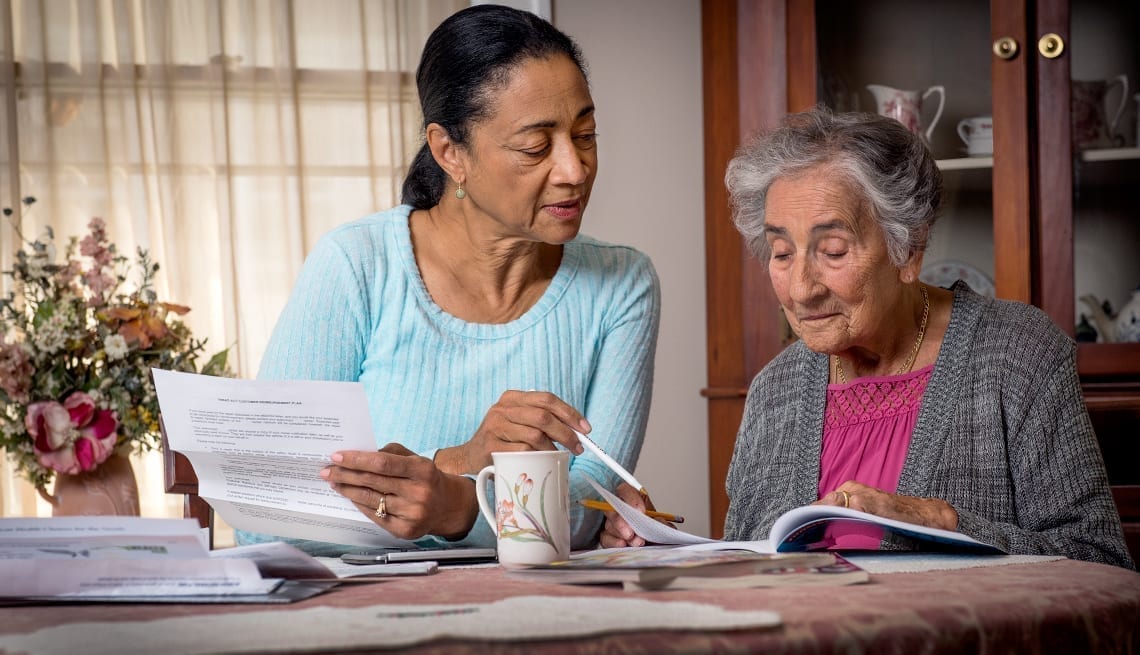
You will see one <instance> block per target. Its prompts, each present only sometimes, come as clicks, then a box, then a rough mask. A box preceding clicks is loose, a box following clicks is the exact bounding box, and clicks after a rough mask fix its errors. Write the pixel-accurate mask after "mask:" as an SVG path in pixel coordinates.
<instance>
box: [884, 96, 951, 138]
mask: <svg viewBox="0 0 1140 655" xmlns="http://www.w3.org/2000/svg"><path fill="white" fill-rule="evenodd" d="M867 90H868V91H870V92H871V95H873V96H875V108H876V109H877V110H878V112H879V113H880V114H882V115H883V116H889V117H891V118H893V119H895V120H897V121H898V122H900V123H902V124H903V125H905V126H906V128H907V129H908V130H910V131H911V132H914V133H915V134H921V135H922V137H923V138H924V139H926V142H927V143H930V135H931V133H933V132H934V126H935V125H937V124H938V119H939V118H942V108H943V107H944V106H945V105H946V89H945V88H943V87H942V86H941V85H936V86H932V87H929V88H928V89H926V90H925V91H921V92H920V91H906V90H903V89H895V88H892V87H889V86H884V85H882V84H868V85H867ZM932 93H937V94H938V110H937V111H935V112H934V118H932V119H931V120H930V125H929V126H927V128H926V130H925V131H923V129H922V103H923V102H924V101H925V100H926V99H927V98H928V97H930V94H932Z"/></svg>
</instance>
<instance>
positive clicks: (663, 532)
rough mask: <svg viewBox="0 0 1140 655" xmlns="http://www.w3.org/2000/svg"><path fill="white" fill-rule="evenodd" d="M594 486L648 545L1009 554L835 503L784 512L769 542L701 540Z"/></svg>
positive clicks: (769, 550) (958, 535)
mask: <svg viewBox="0 0 1140 655" xmlns="http://www.w3.org/2000/svg"><path fill="white" fill-rule="evenodd" d="M589 482H590V484H591V485H593V487H594V489H595V490H596V491H597V492H598V493H599V494H601V495H602V497H603V498H605V499H606V501H608V502H609V503H610V504H611V505H613V507H614V509H615V510H616V511H617V512H618V514H620V515H621V517H622V518H624V519H625V520H626V522H627V523H629V525H630V527H631V528H633V531H634V532H636V533H637V535H638V536H639V537H641V538H642V539H645V541H647V542H649V543H654V544H674V545H685V546H688V547H690V548H692V549H709V550H719V549H725V548H740V549H745V550H752V551H755V552H758V553H787V552H795V551H809V550H828V549H832V548H836V549H841V548H842V544H841V543H840V544H839V545H838V546H837V541H838V540H840V539H841V538H842V537H843V536H845V535H858V536H860V537H863V540H862V542H863V543H864V544H865V543H868V541H867V538H868V537H870V538H872V539H873V542H872V543H877V542H878V541H879V540H881V539H882V538H883V537H884V536H886V535H896V536H899V537H903V538H905V539H907V540H909V541H910V542H911V543H913V544H914V549H915V550H940V551H953V552H969V553H975V554H1000V553H1004V552H1005V551H1003V550H1001V549H999V548H997V547H995V546H991V545H989V544H986V543H982V542H981V541H978V540H976V539H973V538H971V537H967V536H966V535H964V534H961V533H958V532H952V531H950V530H941V529H938V528H928V527H925V526H921V525H916V524H914V523H906V522H903V521H896V520H893V519H887V518H883V517H881V516H875V515H874V514H867V513H866V512H860V511H858V510H854V509H850V508H846V507H836V506H833V505H804V506H802V507H796V508H793V509H790V510H788V511H787V512H784V513H783V514H781V515H780V516H779V518H777V519H776V521H775V523H773V524H772V530H771V532H770V533H769V535H768V539H766V540H763V541H720V540H716V539H708V538H706V537H698V536H694V535H691V534H688V533H687V532H682V531H680V530H677V529H675V528H671V527H669V526H667V525H665V524H663V523H660V522H658V521H655V520H653V519H651V518H649V517H648V516H646V515H645V514H643V513H642V512H640V511H638V510H637V509H634V508H633V507H632V506H630V505H629V504H627V503H625V502H624V501H622V500H621V499H620V498H618V497H617V496H616V495H614V494H613V493H610V492H609V491H607V490H606V489H605V488H603V487H602V486H601V485H600V484H598V483H597V481H595V480H592V479H590V480H589Z"/></svg>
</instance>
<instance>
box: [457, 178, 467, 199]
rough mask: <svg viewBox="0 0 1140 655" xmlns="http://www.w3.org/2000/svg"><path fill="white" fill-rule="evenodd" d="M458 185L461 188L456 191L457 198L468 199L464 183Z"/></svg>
mask: <svg viewBox="0 0 1140 655" xmlns="http://www.w3.org/2000/svg"><path fill="white" fill-rule="evenodd" d="M458 184H459V188H458V189H456V190H455V197H456V198H459V199H460V200H463V199H464V198H466V197H467V192H466V191H464V190H463V183H462V182H458Z"/></svg>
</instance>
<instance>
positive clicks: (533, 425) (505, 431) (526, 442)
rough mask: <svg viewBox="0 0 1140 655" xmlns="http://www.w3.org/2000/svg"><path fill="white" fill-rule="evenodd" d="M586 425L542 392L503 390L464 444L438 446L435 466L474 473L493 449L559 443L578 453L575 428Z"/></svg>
mask: <svg viewBox="0 0 1140 655" xmlns="http://www.w3.org/2000/svg"><path fill="white" fill-rule="evenodd" d="M590 429H591V428H590V424H589V422H587V421H586V418H585V417H584V416H582V414H581V413H579V412H578V410H576V409H574V408H573V407H571V406H570V405H568V404H566V403H565V402H564V401H563V400H562V399H561V398H559V397H558V396H556V395H554V394H552V393H549V392H546V391H507V392H504V393H503V395H502V396H500V397H499V401H498V402H496V403H495V404H494V405H492V406H491V408H490V409H489V410H487V415H486V416H484V417H483V423H482V424H481V425H480V426H479V429H477V430H476V431H475V435H474V436H472V437H471V439H470V440H469V441H467V443H465V444H463V445H460V446H452V447H450V448H441V449H440V450H439V451H438V452H437V453H436V456H435V462H436V465H437V466H439V468H440V469H441V470H443V471H446V472H447V473H454V474H456V475H463V474H465V473H471V474H475V473H478V472H479V471H480V470H482V468H483V467H484V466H490V464H491V453H493V452H496V451H520V450H554V449H555V448H554V444H555V443H560V444H562V445H563V446H565V447H566V448H567V449H568V450H569V451H570V452H572V453H574V454H575V455H581V454H582V444H581V443H579V442H578V436H577V435H576V434H574V431H575V430H578V431H579V432H582V433H583V434H585V433H588V432H589V431H590Z"/></svg>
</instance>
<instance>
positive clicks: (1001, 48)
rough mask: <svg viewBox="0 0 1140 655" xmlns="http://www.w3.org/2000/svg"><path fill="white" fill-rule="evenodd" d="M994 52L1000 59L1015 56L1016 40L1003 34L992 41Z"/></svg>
mask: <svg viewBox="0 0 1140 655" xmlns="http://www.w3.org/2000/svg"><path fill="white" fill-rule="evenodd" d="M994 54H995V55H997V56H998V57H1001V58H1002V59H1013V58H1014V57H1016V56H1017V40H1016V39H1014V38H1013V37H1012V36H1003V37H1001V38H1000V39H998V40H997V41H994Z"/></svg>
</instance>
